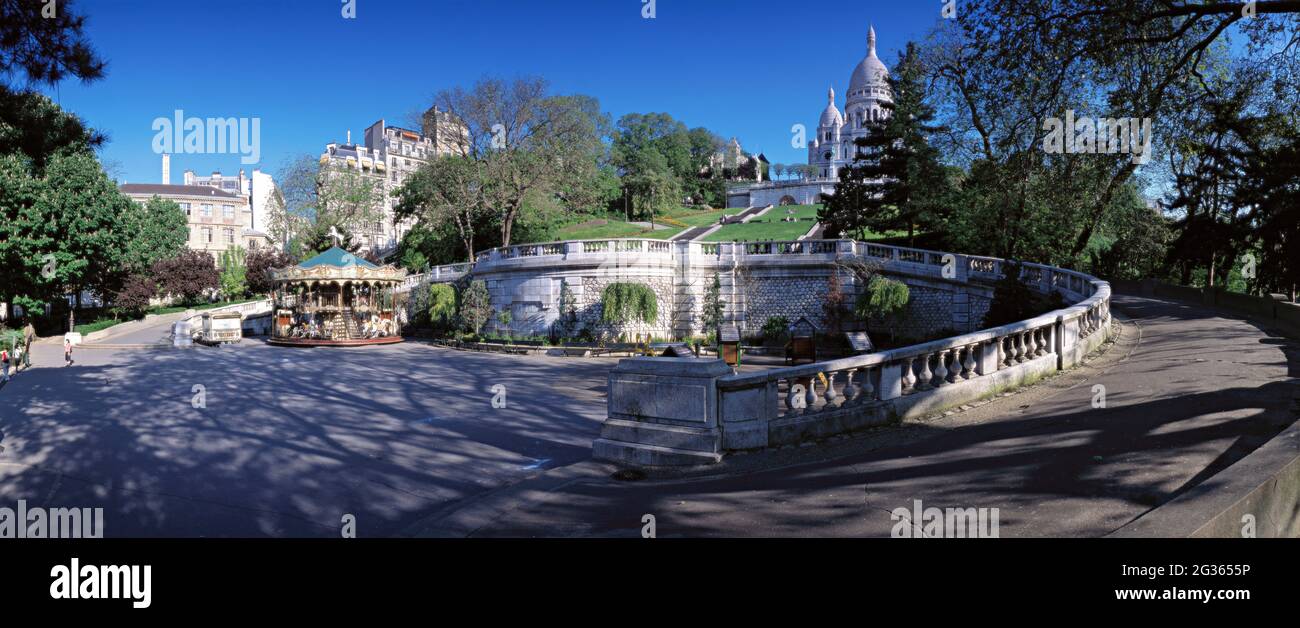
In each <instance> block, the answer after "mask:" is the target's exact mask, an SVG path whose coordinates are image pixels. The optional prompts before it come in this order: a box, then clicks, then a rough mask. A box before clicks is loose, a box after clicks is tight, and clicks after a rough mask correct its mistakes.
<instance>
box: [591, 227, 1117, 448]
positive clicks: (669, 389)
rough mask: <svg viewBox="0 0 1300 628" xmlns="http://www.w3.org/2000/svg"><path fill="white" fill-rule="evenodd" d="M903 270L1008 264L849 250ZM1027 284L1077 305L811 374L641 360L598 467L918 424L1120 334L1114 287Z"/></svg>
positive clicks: (623, 372)
mask: <svg viewBox="0 0 1300 628" xmlns="http://www.w3.org/2000/svg"><path fill="white" fill-rule="evenodd" d="M836 246H837V247H844V249H845V251H843V252H844V253H848V254H852V255H860V256H863V257H867V258H872V259H876V260H878V261H881V262H882V263H883V265H884V267H885V268H887V269H889V270H891V271H893V272H906V273H908V274H910V275H913V276H919V277H926V278H931V279H933V278H934V276H935V275H937V276H938V278H940V279H945V280H947V281H949V282H973V281H977V280H981V279H992V278H995V277H999V276H1001V265H1002V262H1001V260H997V259H993V258H983V257H971V256H963V255H957V254H952V253H941V252H935V251H916V250H911V249H900V248H898V247H884V246H879V245H874V244H866V243H854V242H841V243H839V244H837V245H836ZM1022 279H1023V280H1024V281H1027V282H1029V283H1030V284H1031V285H1033V286H1035V287H1036V288H1037V289H1038V290H1039V291H1042V292H1048V291H1051V290H1056V291H1060V292H1061V293H1062V294H1063V295H1064V296H1065V297H1066V299H1067V302H1071V303H1074V305H1072V306H1070V307H1066V308H1063V309H1061V310H1057V311H1054V312H1049V313H1047V314H1044V315H1041V316H1037V317H1035V318H1032V319H1029V320H1025V321H1020V322H1017V323H1013V324H1010V325H1004V326H1002V327H996V328H992V329H985V330H980V331H975V332H971V333H965V334H959V335H956V336H953V337H950V338H945V339H942V340H936V341H933V342H928V343H924V344H919V345H913V346H910V347H903V348H900V349H894V350H890V351H883V352H879V353H873V354H869V355H862V356H854V357H850V358H844V359H840V360H832V361H828V362H820V363H815V364H808V365H804V366H797V367H790V368H780V369H772V370H767V371H762V372H758V373H747V374H744V375H738V374H732V373H731V370H730V368H728V367H727V366H726V365H724V364H723V363H722V362H721V361H718V360H699V359H690V358H632V359H628V360H623V361H621V362H620V363H619V365H618V366H617V367H616V368H614V369H613V370H612V371H611V372H610V374H609V392H608V418H607V419H606V421H605V423H604V425H603V426H602V429H601V436H600V438H598V439H597V440H596V441H595V443H593V454H594V456H595V457H596V458H598V459H603V460H610V461H616V462H621V463H628V464H637V465H694V464H708V463H714V462H717V461H719V460H721V458H722V456H723V454H724V453H725V452H727V451H731V450H743V449H758V448H764V447H769V446H773V445H783V444H791V443H797V442H801V441H805V440H810V439H817V438H824V437H826V436H831V435H834V434H838V433H842V432H846V431H852V430H856V429H861V428H864V427H870V426H874V425H881V424H884V423H888V422H891V421H898V420H902V419H906V418H910V417H919V416H924V415H927V414H931V413H934V412H938V411H942V410H945V409H947V408H951V407H955V406H958V405H961V404H964V403H969V402H971V401H975V400H978V399H981V398H984V397H988V396H990V395H993V394H996V393H998V392H1001V391H1003V390H1006V389H1008V388H1014V387H1016V386H1021V385H1025V384H1028V383H1032V382H1034V381H1035V380H1037V379H1039V378H1042V377H1044V376H1046V375H1048V374H1050V373H1053V372H1055V371H1058V370H1063V369H1067V368H1071V367H1072V366H1074V365H1075V364H1077V363H1078V362H1079V361H1080V360H1081V359H1082V358H1083V357H1084V356H1085V355H1087V354H1088V353H1090V352H1091V351H1093V350H1094V349H1096V348H1097V347H1098V346H1100V345H1101V343H1103V342H1104V341H1105V340H1106V338H1107V336H1108V334H1109V331H1110V322H1111V315H1110V296H1111V292H1110V286H1109V284H1107V283H1106V282H1104V281H1101V280H1099V279H1096V278H1094V277H1091V276H1089V275H1085V274H1083V273H1078V272H1075V271H1071V270H1066V269H1060V268H1054V267H1048V266H1042V265H1035V264H1027V265H1025V267H1024V269H1023V270H1022Z"/></svg>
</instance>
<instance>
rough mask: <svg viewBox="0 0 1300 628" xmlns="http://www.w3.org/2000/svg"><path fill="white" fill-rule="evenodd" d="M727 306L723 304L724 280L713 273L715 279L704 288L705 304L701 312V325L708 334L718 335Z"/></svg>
mask: <svg viewBox="0 0 1300 628" xmlns="http://www.w3.org/2000/svg"><path fill="white" fill-rule="evenodd" d="M724 312H726V305H725V304H724V303H723V302H722V279H721V278H720V277H719V276H718V273H713V279H712V280H710V281H709V284H708V285H707V286H705V287H704V304H703V307H702V308H701V311H700V323H701V324H703V325H704V330H705V332H707V333H714V334H716V333H718V330H719V328H721V327H722V321H723V314H724Z"/></svg>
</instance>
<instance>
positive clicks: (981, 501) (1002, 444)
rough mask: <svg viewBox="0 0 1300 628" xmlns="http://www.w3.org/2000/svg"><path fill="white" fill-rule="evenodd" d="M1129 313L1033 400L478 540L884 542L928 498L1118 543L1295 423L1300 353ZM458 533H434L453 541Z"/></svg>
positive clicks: (535, 519) (515, 510) (575, 495)
mask: <svg viewBox="0 0 1300 628" xmlns="http://www.w3.org/2000/svg"><path fill="white" fill-rule="evenodd" d="M1115 305H1116V306H1117V307H1119V308H1120V309H1121V310H1122V311H1123V312H1125V313H1126V314H1127V315H1128V316H1129V317H1131V319H1132V320H1131V323H1129V324H1128V325H1127V326H1126V327H1125V330H1124V336H1123V338H1122V339H1121V340H1120V341H1119V342H1117V343H1116V344H1115V345H1113V346H1111V347H1110V348H1109V350H1108V351H1107V353H1106V354H1105V355H1104V356H1102V357H1100V358H1097V359H1096V361H1095V365H1094V366H1093V367H1089V368H1083V369H1080V370H1078V371H1074V372H1070V373H1067V374H1062V375H1060V376H1058V377H1056V378H1054V379H1052V380H1049V381H1047V382H1044V383H1041V384H1039V385H1037V386H1034V387H1032V388H1029V389H1026V391H1025V392H1021V393H1019V394H1016V395H1012V396H1009V397H1005V398H1000V399H998V400H996V401H994V402H992V403H989V404H987V405H984V406H981V407H978V408H973V409H971V410H968V411H966V412H961V413H958V414H954V415H952V416H950V417H945V418H942V419H939V420H934V421H928V422H918V423H909V424H907V425H904V426H897V427H893V428H888V429H885V430H879V431H876V432H872V433H870V434H867V435H865V436H864V437H860V438H855V439H851V440H847V441H836V442H832V443H827V444H825V445H819V446H816V447H810V448H799V449H796V450H793V451H781V452H773V453H771V454H763V455H767V456H769V457H770V458H771V460H769V461H768V462H780V463H781V464H785V465H790V466H785V467H783V468H777V469H770V470H760V471H748V472H731V473H729V474H728V475H726V476H724V477H716V478H710V479H697V480H672V481H664V480H660V481H649V480H647V481H642V482H620V481H615V480H612V479H609V478H605V477H599V476H597V477H587V478H578V479H575V480H572V481H568V482H564V483H561V484H560V485H559V486H554V487H548V488H547V489H546V490H534V491H518V492H517V493H518V495H517V498H516V499H515V500H514V502H513V503H504V504H497V505H495V506H494V508H496V509H497V510H498V511H500V512H499V514H496V515H493V517H492V518H491V519H490V520H488V521H486V522H479V523H475V524H474V525H473V526H471V529H469V530H466V532H467V533H472V534H474V535H478V536H631V537H636V536H640V535H641V531H642V528H643V523H642V521H643V517H644V515H647V514H649V515H653V516H654V518H655V526H656V535H657V536H658V537H661V538H662V537H673V536H681V537H697V536H841V537H845V536H847V537H882V536H889V535H890V534H891V532H893V531H894V530H895V529H896V528H897V526H898V525H899V524H900V523H901V524H902V525H903V526H904V527H906V526H908V525H909V523H908V521H909V520H910V517H906V518H905V517H898V518H895V517H894V511H895V509H899V508H902V509H905V510H907V511H912V510H913V509H914V506H915V502H916V501H917V500H919V501H920V502H921V507H922V508H929V507H937V508H945V509H946V508H963V509H964V508H988V509H992V508H997V509H998V519H999V530H998V533H999V536H1002V537H1018V536H1027V537H1037V536H1101V535H1104V534H1107V533H1109V532H1111V531H1113V530H1115V529H1117V528H1119V527H1121V526H1123V525H1124V524H1126V523H1128V522H1130V521H1132V520H1133V519H1135V518H1136V517H1139V516H1140V515H1142V514H1143V513H1144V512H1147V511H1148V510H1150V509H1151V508H1153V507H1155V506H1157V505H1159V504H1161V503H1164V502H1166V501H1168V500H1169V499H1171V498H1173V497H1174V496H1176V495H1177V494H1179V493H1180V492H1182V491H1184V490H1186V489H1188V488H1190V487H1191V486H1195V485H1197V484H1199V483H1201V482H1213V481H1214V474H1215V473H1216V472H1218V471H1219V470H1222V469H1223V468H1226V467H1227V466H1228V465H1230V464H1231V463H1232V462H1234V461H1236V460H1238V459H1240V457H1242V456H1244V455H1245V454H1246V453H1249V452H1250V451H1252V450H1253V449H1255V448H1256V447H1258V446H1259V445H1260V444H1261V443H1263V442H1265V441H1266V440H1267V439H1268V438H1270V437H1271V436H1272V435H1273V434H1276V433H1277V432H1278V431H1280V430H1281V429H1283V428H1284V427H1285V426H1287V425H1289V424H1290V423H1291V422H1293V421H1294V420H1295V418H1296V414H1295V411H1294V409H1295V408H1296V407H1297V399H1300V388H1298V387H1297V385H1296V383H1297V379H1296V378H1297V376H1300V366H1298V365H1300V348H1297V343H1294V342H1292V341H1289V340H1286V339H1283V338H1278V337H1274V336H1271V335H1269V334H1268V333H1266V332H1264V331H1262V330H1261V329H1260V328H1258V327H1256V326H1254V325H1252V324H1250V323H1248V322H1244V321H1240V320H1233V319H1228V318H1224V317H1222V316H1220V315H1218V314H1216V313H1214V312H1212V311H1210V310H1207V309H1204V308H1199V307H1194V306H1190V305H1184V304H1178V303H1173V302H1167V301H1159V300H1152V299H1141V298H1135V297H1125V296H1120V297H1117V298H1116V299H1115ZM1096 385H1102V386H1104V387H1105V392H1106V405H1105V407H1104V408H1094V407H1093V405H1094V404H1093V400H1094V398H1095V397H1096V392H1095V391H1096V390H1097V389H1095V388H1094V387H1095V386H1096ZM755 455H757V454H755ZM828 455H830V456H835V457H834V458H833V459H830V460H821V461H817V462H807V463H804V464H799V459H800V458H804V459H818V458H825V457H827V456H828ZM742 458H744V457H742ZM741 466H742V467H743V466H744V465H741ZM749 466H754V465H752V464H751V465H749ZM986 512H989V513H991V512H992V511H991V510H989V511H986ZM900 514H901V513H900ZM454 518H455V515H454V514H453V515H450V516H449V519H448V521H449V520H451V519H454ZM443 523H444V522H440V521H431V522H428V525H426V526H424V527H423V528H422V529H423V530H424V531H425V532H429V531H433V532H434V533H437V530H438V529H439V527H440V526H442V525H443Z"/></svg>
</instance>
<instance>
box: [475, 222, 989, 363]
mask: <svg viewBox="0 0 1300 628" xmlns="http://www.w3.org/2000/svg"><path fill="white" fill-rule="evenodd" d="M678 244H682V245H685V244H686V243H678ZM675 246H676V245H675ZM692 246H694V247H697V248H698V247H699V245H692ZM688 250H693V249H688V248H687V247H686V246H678V247H676V248H675V249H674V251H673V253H672V254H671V255H669V254H667V253H662V252H661V253H658V254H656V255H644V256H639V257H638V256H631V257H629V258H625V259H623V260H621V261H620V263H619V264H617V265H611V264H609V263H608V260H607V259H605V258H602V257H601V256H600V255H590V256H588V255H574V256H565V257H559V256H556V257H551V258H549V259H548V258H547V257H538V258H529V259H511V260H509V261H506V262H502V263H500V264H497V265H495V266H488V267H482V268H479V269H476V270H475V271H474V273H473V275H474V278H475V279H481V280H483V281H485V282H486V284H487V287H488V292H489V293H490V295H491V298H492V306H493V310H494V314H493V318H492V320H491V321H490V322H489V323H488V325H487V326H486V327H485V330H486V331H488V332H492V333H507V332H508V333H511V334H515V335H522V334H533V335H540V336H545V335H549V334H550V333H551V328H552V324H553V323H554V321H556V320H557V319H558V318H559V316H560V308H561V303H560V299H561V290H562V288H561V286H562V285H565V284H566V283H567V285H568V287H569V289H570V291H571V292H572V294H573V297H574V302H575V306H576V308H575V309H576V312H577V318H578V323H577V325H575V327H574V330H573V331H572V332H571V335H574V336H576V335H580V334H582V333H583V330H588V331H590V332H592V333H593V334H595V335H598V336H603V337H605V338H607V339H608V338H617V337H619V336H624V337H626V338H629V339H630V338H634V337H636V336H638V335H641V336H644V335H647V334H648V335H650V336H653V337H659V338H668V339H677V338H684V337H689V336H690V335H692V334H699V333H704V330H703V329H702V321H701V318H702V312H703V303H704V295H705V291H706V288H707V286H708V285H709V284H710V283H711V282H712V278H713V275H714V273H717V274H718V277H719V279H720V281H721V284H722V288H721V296H722V300H723V303H724V304H725V306H726V312H725V320H726V322H727V323H729V324H735V325H736V326H737V327H738V328H739V329H740V331H741V334H742V335H744V336H746V337H750V336H756V335H758V334H760V333H761V331H762V328H763V325H764V324H765V323H766V322H767V320H768V319H769V318H772V317H776V316H783V317H785V318H786V320H787V321H789V322H791V323H793V322H794V321H796V320H798V319H799V318H807V319H808V320H809V321H812V322H813V324H814V325H816V326H817V327H818V328H820V329H826V328H827V322H826V320H825V303H826V300H827V295H828V293H829V291H830V277H831V273H833V272H839V277H840V289H841V291H842V293H843V297H844V300H843V307H844V308H845V310H844V311H845V314H846V319H845V320H846V321H850V320H851V317H850V316H849V315H848V314H849V312H851V308H852V305H853V303H854V302H855V301H856V299H857V295H858V293H859V291H860V287H859V286H857V285H856V283H855V281H854V279H853V276H852V274H851V273H848V272H846V271H844V270H843V269H842V268H840V267H839V266H837V265H835V263H834V256H833V255H822V256H817V255H808V254H803V255H788V256H787V255H762V256H752V257H751V256H745V255H740V254H739V253H738V249H732V248H729V247H728V246H727V245H725V244H724V245H723V247H722V248H721V249H720V250H719V251H718V252H715V253H710V254H701V253H700V252H699V251H697V250H696V251H694V252H690V253H688V252H687V251H688ZM746 259H753V261H752V262H747V261H744V260H746ZM885 274H887V275H889V276H891V277H893V278H895V279H899V280H901V281H903V282H905V283H907V284H908V286H909V288H910V290H911V295H912V296H911V302H910V303H909V305H908V308H907V311H906V313H905V314H904V315H903V316H901V317H900V320H899V325H898V326H897V328H896V333H898V334H899V335H900V336H902V337H912V338H920V337H927V336H933V335H934V334H935V333H936V332H939V331H943V330H953V331H955V332H959V333H965V332H969V331H973V330H976V329H979V325H980V323H981V322H982V320H983V317H984V313H985V312H986V311H987V310H988V304H989V300H990V299H991V296H992V290H991V288H990V287H988V286H984V285H980V284H972V283H961V282H957V281H952V280H944V279H940V278H936V277H926V276H920V275H916V274H913V273H911V272H909V271H907V270H906V269H903V270H902V271H900V272H892V271H889V270H886V271H885ZM614 282H632V283H640V284H644V285H647V286H649V287H650V289H651V290H653V291H654V293H655V296H656V300H657V301H658V303H657V305H658V318H657V319H656V320H655V321H653V322H633V323H628V324H624V325H611V324H606V323H602V322H601V320H600V318H601V314H602V309H601V308H602V306H601V296H602V292H603V291H604V289H605V287H606V286H607V285H609V284H611V283H614ZM503 309H506V310H509V311H510V312H511V322H510V324H509V326H508V327H507V326H503V325H501V324H500V322H499V321H498V320H497V319H496V314H497V313H499V312H500V311H502V310H503ZM847 325H848V326H850V328H856V327H857V326H858V324H857V322H848V323H847ZM871 327H872V328H873V329H875V328H879V327H881V326H879V325H873V326H871ZM882 331H883V329H882Z"/></svg>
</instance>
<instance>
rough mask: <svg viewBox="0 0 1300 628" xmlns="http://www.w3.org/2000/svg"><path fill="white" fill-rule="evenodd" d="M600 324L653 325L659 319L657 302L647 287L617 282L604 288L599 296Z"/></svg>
mask: <svg viewBox="0 0 1300 628" xmlns="http://www.w3.org/2000/svg"><path fill="white" fill-rule="evenodd" d="M600 304H601V313H600V320H601V322H604V323H608V324H611V325H623V324H626V323H632V322H638V321H640V322H644V323H654V322H655V321H656V320H658V318H659V302H658V300H657V299H656V297H655V292H654V290H651V289H650V287H649V286H647V285H645V284H640V283H632V282H627V283H624V282H617V283H611V284H609V285H607V286H605V289H604V291H603V292H601V295H600Z"/></svg>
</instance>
